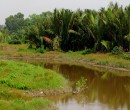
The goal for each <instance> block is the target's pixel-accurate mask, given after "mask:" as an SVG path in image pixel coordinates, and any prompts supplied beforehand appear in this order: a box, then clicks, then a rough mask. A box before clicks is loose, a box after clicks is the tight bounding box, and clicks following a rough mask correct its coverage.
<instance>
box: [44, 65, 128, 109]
mask: <svg viewBox="0 0 130 110" xmlns="http://www.w3.org/2000/svg"><path fill="white" fill-rule="evenodd" d="M44 66H45V68H50V69H53V70H55V71H58V72H59V73H61V74H63V75H64V76H65V77H66V78H68V79H69V80H70V81H72V82H75V81H77V80H78V79H79V78H80V77H81V76H83V77H85V78H87V86H88V89H87V90H86V91H84V92H83V93H80V94H77V95H69V96H65V97H64V98H62V99H60V100H59V102H58V104H57V105H58V106H59V109H60V110H64V109H65V110H79V108H80V109H81V110H85V109H88V110H129V109H130V77H127V76H126V77H118V76H114V75H112V74H111V73H102V74H101V73H99V72H97V71H93V70H91V69H87V68H85V67H81V66H75V65H63V64H62V65H53V64H45V65H44Z"/></svg>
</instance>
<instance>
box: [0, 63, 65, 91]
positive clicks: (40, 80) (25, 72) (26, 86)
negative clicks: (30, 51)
mask: <svg viewBox="0 0 130 110" xmlns="http://www.w3.org/2000/svg"><path fill="white" fill-rule="evenodd" d="M0 70H1V72H0V85H3V84H4V85H6V86H8V87H11V88H17V89H23V90H34V89H35V90H38V89H62V88H63V87H66V85H67V80H66V79H64V78H63V77H62V76H61V75H60V74H57V73H56V72H54V71H51V70H46V69H44V68H41V67H37V66H34V65H31V64H27V63H20V62H14V61H0Z"/></svg>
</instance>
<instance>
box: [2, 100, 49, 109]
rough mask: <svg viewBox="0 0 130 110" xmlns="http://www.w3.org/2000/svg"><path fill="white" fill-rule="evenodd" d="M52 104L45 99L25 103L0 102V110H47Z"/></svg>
mask: <svg viewBox="0 0 130 110" xmlns="http://www.w3.org/2000/svg"><path fill="white" fill-rule="evenodd" d="M49 104H50V102H49V101H48V100H46V99H43V98H37V99H32V100H29V101H25V100H22V99H17V100H13V101H7V100H0V110H46V109H47V107H48V106H49Z"/></svg>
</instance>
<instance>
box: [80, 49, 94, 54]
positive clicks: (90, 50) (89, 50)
mask: <svg viewBox="0 0 130 110" xmlns="http://www.w3.org/2000/svg"><path fill="white" fill-rule="evenodd" d="M91 53H94V51H93V50H92V49H85V50H84V51H83V52H82V55H86V54H91Z"/></svg>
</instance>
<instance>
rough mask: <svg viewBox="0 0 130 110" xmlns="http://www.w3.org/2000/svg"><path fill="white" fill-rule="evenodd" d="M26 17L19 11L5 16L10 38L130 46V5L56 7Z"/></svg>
mask: <svg viewBox="0 0 130 110" xmlns="http://www.w3.org/2000/svg"><path fill="white" fill-rule="evenodd" d="M23 17H24V15H23V14H21V13H18V14H16V15H14V16H10V17H8V18H6V23H5V24H6V29H7V30H9V33H11V34H10V37H9V39H11V40H14V39H15V41H16V40H18V41H20V42H21V43H27V42H29V44H30V47H32V46H33V45H35V47H36V48H42V47H44V48H45V49H46V48H49V49H53V50H63V51H69V50H71V51H79V50H84V49H92V50H93V51H101V52H110V51H111V50H113V48H114V47H115V46H117V47H122V48H123V49H124V50H125V51H128V50H130V5H129V6H127V7H125V8H123V7H122V6H118V4H117V3H116V4H113V3H110V5H109V6H108V8H107V9H105V8H101V9H100V10H99V11H95V10H88V9H86V10H84V11H82V10H80V9H79V10H77V11H74V12H73V11H71V10H68V9H61V10H57V9H55V10H54V12H43V13H42V14H40V15H36V14H33V15H31V16H29V18H27V19H24V18H23ZM14 21H15V22H14ZM1 36H2V34H0V38H1ZM47 39H48V40H47Z"/></svg>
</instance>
